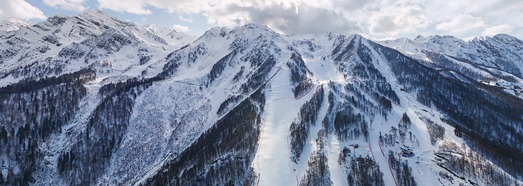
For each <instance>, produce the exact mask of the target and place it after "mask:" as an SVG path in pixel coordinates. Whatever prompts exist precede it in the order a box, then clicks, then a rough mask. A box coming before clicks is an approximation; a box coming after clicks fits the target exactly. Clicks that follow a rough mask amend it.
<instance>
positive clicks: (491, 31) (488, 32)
mask: <svg viewBox="0 0 523 186" xmlns="http://www.w3.org/2000/svg"><path fill="white" fill-rule="evenodd" d="M512 29H513V27H512V26H510V25H498V26H492V27H488V28H486V29H485V30H483V32H482V35H483V36H493V35H496V34H501V33H508V32H510V31H512Z"/></svg>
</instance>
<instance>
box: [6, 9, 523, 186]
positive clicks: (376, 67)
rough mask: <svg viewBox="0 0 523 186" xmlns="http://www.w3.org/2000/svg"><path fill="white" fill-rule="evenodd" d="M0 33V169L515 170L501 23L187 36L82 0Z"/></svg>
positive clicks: (511, 179) (302, 176)
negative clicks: (421, 30) (459, 35)
mask: <svg viewBox="0 0 523 186" xmlns="http://www.w3.org/2000/svg"><path fill="white" fill-rule="evenodd" d="M26 33H31V34H26ZM66 33H68V34H66ZM0 38H1V39H2V43H0V47H2V48H3V50H4V51H10V52H11V53H5V54H6V55H2V57H3V58H2V59H3V63H2V64H0V67H1V69H2V73H1V74H0V75H2V76H0V78H1V79H0V85H2V86H1V88H0V102H1V103H2V104H1V105H0V110H1V112H0V127H1V128H0V154H1V156H0V157H1V158H2V171H1V173H2V176H1V178H2V179H0V184H5V183H7V184H12V185H15V184H21V185H26V184H30V185H290V184H299V185H417V184H420V185H422V184H429V183H431V184H434V185H462V184H465V185H475V184H479V185H508V184H522V180H523V179H522V177H523V170H522V169H521V167H523V159H522V158H521V157H523V147H522V146H521V144H520V143H519V142H520V141H521V140H523V131H522V127H521V123H523V117H522V116H523V108H522V107H523V100H522V99H521V95H520V92H521V88H517V87H521V83H523V81H522V79H521V75H520V74H518V72H521V68H522V65H521V63H523V62H522V61H521V58H520V57H519V56H522V55H520V50H519V48H520V47H521V44H520V43H521V41H520V40H518V39H516V38H513V37H511V36H507V35H499V36H496V37H494V38H490V39H489V38H487V39H485V40H481V41H480V40H477V41H471V42H464V41H460V40H457V39H455V38H451V37H432V38H430V39H428V38H421V37H420V38H417V39H416V40H414V41H411V40H406V39H403V40H395V41H387V42H379V43H377V42H374V41H371V40H368V39H366V38H364V37H362V36H360V35H348V36H345V35H339V34H334V33H327V34H320V35H294V36H286V35H280V34H278V33H276V32H274V31H272V30H271V29H269V28H268V27H266V26H262V25H256V24H247V25H244V26H239V27H236V28H233V29H228V28H213V29H211V30H209V31H207V32H206V33H205V34H203V35H202V36H200V37H199V38H193V37H191V36H186V35H184V34H182V33H178V32H176V31H171V30H168V29H163V28H159V27H156V26H151V25H150V26H145V27H139V26H136V25H133V24H131V23H126V22H123V21H119V20H116V19H114V18H111V17H109V16H106V15H104V14H103V13H102V12H98V11H88V12H85V13H82V14H80V15H78V16H73V17H68V16H55V17H52V18H50V19H49V20H47V21H44V22H42V23H38V24H36V25H35V26H31V27H23V28H21V29H19V30H16V31H10V32H5V33H2V35H1V36H0ZM53 38H54V39H53ZM53 41H54V42H53ZM386 46H390V47H391V48H389V47H386ZM42 47H43V48H48V49H45V50H46V52H41V53H38V54H34V52H33V51H34V50H39V49H41V48H42ZM393 48H396V49H397V50H395V49H393ZM456 51H461V52H456ZM473 51H481V52H473ZM20 56H24V57H20ZM518 91H519V92H518Z"/></svg>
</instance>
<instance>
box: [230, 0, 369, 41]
mask: <svg viewBox="0 0 523 186" xmlns="http://www.w3.org/2000/svg"><path fill="white" fill-rule="evenodd" d="M230 12H243V13H245V15H246V19H235V22H236V23H237V24H245V23H247V22H253V23H261V24H266V25H268V26H269V27H271V28H272V29H274V30H276V31H280V32H283V33H287V34H307V33H326V32H330V31H334V32H339V33H356V32H361V28H360V27H359V26H358V25H357V23H356V22H353V21H350V20H348V19H346V18H345V16H344V15H343V14H341V13H337V12H334V11H332V10H328V9H325V8H317V7H312V6H308V5H306V4H299V5H295V6H294V7H292V6H291V7H284V6H281V5H278V4H271V5H269V6H265V7H262V8H259V7H254V6H249V7H241V6H238V5H235V4H231V5H229V6H228V7H227V9H225V10H223V11H222V12H220V13H221V16H222V17H225V18H227V17H231V16H229V15H228V14H229V13H230ZM232 18H233V19H234V17H232Z"/></svg>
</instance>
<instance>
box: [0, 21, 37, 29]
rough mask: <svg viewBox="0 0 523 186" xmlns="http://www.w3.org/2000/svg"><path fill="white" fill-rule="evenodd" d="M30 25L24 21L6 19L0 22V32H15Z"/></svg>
mask: <svg viewBox="0 0 523 186" xmlns="http://www.w3.org/2000/svg"><path fill="white" fill-rule="evenodd" d="M31 25H32V24H31V23H30V22H28V21H26V20H22V19H17V18H6V19H1V20H0V32H10V31H15V30H18V29H20V28H23V27H28V26H31Z"/></svg>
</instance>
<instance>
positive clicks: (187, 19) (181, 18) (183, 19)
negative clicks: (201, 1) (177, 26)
mask: <svg viewBox="0 0 523 186" xmlns="http://www.w3.org/2000/svg"><path fill="white" fill-rule="evenodd" d="M178 20H180V21H183V22H187V23H192V22H193V19H192V18H186V17H183V16H181V15H180V16H178Z"/></svg>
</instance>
